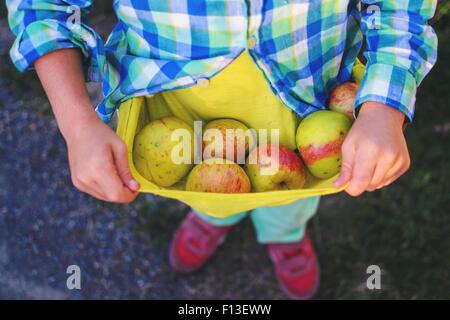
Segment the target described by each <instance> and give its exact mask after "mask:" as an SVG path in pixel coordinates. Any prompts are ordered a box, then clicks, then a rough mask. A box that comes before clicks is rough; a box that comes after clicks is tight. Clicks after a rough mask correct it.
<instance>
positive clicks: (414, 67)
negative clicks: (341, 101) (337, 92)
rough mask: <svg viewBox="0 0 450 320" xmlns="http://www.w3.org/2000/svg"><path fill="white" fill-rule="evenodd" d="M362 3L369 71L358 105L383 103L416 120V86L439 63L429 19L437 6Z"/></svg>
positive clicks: (402, 0) (417, 1)
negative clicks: (368, 102) (371, 102)
mask: <svg viewBox="0 0 450 320" xmlns="http://www.w3.org/2000/svg"><path fill="white" fill-rule="evenodd" d="M363 2H364V3H365V6H364V7H363V9H362V30H363V32H364V34H365V36H366V52H365V56H366V58H367V69H366V73H365V75H364V77H363V79H362V82H361V87H360V90H359V92H358V96H357V98H356V103H355V105H356V106H360V105H361V104H362V103H364V102H367V101H376V102H381V103H384V104H387V105H389V106H391V107H394V108H396V109H398V110H400V111H401V112H403V113H404V114H405V115H406V117H407V118H408V120H409V121H412V118H413V115H414V104H415V96H416V90H417V86H418V85H419V84H420V82H421V81H422V80H423V78H424V77H425V76H426V75H427V73H428V72H429V71H430V70H431V68H432V67H433V65H434V63H435V62H436V57H437V37H436V34H435V33H434V31H433V29H432V28H431V27H430V26H429V25H428V20H429V19H431V18H432V17H433V15H434V12H435V9H436V3H437V1H436V0H434V1H433V0H396V1H388V0H386V1H380V0H378V1H377V0H364V1H363Z"/></svg>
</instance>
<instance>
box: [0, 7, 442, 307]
mask: <svg viewBox="0 0 450 320" xmlns="http://www.w3.org/2000/svg"><path fill="white" fill-rule="evenodd" d="M91 2H92V1H91V0H72V1H70V0H69V1H62V0H53V1H45V0H32V1H24V0H7V1H6V3H7V6H8V9H9V22H10V26H11V29H12V31H13V32H14V34H15V35H16V36H17V39H16V41H15V43H14V45H13V47H12V49H11V56H12V60H13V62H14V63H15V65H16V66H17V68H18V69H19V70H21V71H24V70H26V69H28V68H30V67H32V66H34V67H35V69H36V71H37V74H38V76H39V78H40V80H41V82H42V85H43V87H44V89H45V91H46V93H47V95H48V98H49V100H50V102H51V105H52V108H53V111H54V113H55V117H56V120H57V122H58V126H59V129H60V131H61V133H62V135H63V136H64V138H65V140H66V142H67V147H68V154H69V164H70V169H71V176H72V181H73V183H74V185H75V186H76V187H77V188H78V189H79V190H81V191H83V192H86V193H88V194H90V195H92V196H93V197H96V198H98V199H102V200H105V201H112V202H120V203H125V202H130V201H133V200H134V198H135V197H136V195H137V190H138V188H139V185H138V183H137V182H136V181H135V180H134V179H133V177H132V176H131V174H130V170H129V167H128V163H127V150H126V147H125V145H124V143H123V142H122V141H121V140H120V139H119V138H118V137H117V136H116V134H115V133H114V132H113V131H112V130H111V129H110V128H109V127H108V126H106V125H105V124H104V123H103V122H102V121H101V120H103V121H108V120H109V119H110V118H111V116H112V115H113V113H114V111H115V109H116V108H117V107H118V105H119V104H120V103H121V102H123V101H124V100H126V99H129V98H130V97H133V96H138V95H139V96H143V95H146V96H153V98H149V99H150V104H151V103H153V104H154V105H155V106H157V105H162V104H166V105H167V107H168V108H169V109H170V107H171V105H172V104H174V103H178V104H180V105H181V106H182V107H183V108H184V110H186V114H191V115H193V114H195V115H196V117H200V118H204V119H208V118H214V117H227V118H235V119H237V120H239V119H240V112H239V110H242V108H252V109H251V110H252V116H251V117H249V118H247V119H241V120H242V121H243V122H244V123H247V124H248V125H249V126H251V127H259V128H264V127H270V128H277V129H279V130H280V137H281V138H280V140H281V141H282V143H284V144H286V145H288V146H291V147H292V148H294V147H295V145H294V140H293V139H294V138H293V137H294V128H295V127H296V124H297V121H298V116H300V117H304V116H306V115H308V114H311V113H313V112H315V111H317V110H321V109H325V108H326V102H327V98H328V96H329V93H330V90H332V89H333V88H334V87H335V86H336V85H337V84H339V83H343V82H346V81H349V80H350V79H351V70H352V66H353V63H354V61H355V58H356V56H357V54H358V52H359V49H360V47H361V43H362V36H363V35H364V36H365V39H366V43H365V56H366V58H367V69H366V73H365V76H364V78H363V80H362V83H361V86H360V89H359V93H358V96H357V100H356V103H355V107H356V109H355V114H357V119H356V121H355V123H354V125H353V127H352V129H351V131H350V132H349V134H348V135H347V137H346V139H345V142H344V144H343V147H342V155H343V166H342V169H341V172H340V175H339V177H338V179H337V180H336V182H335V186H336V187H339V186H343V185H345V184H347V183H348V186H347V188H346V191H347V192H348V193H349V194H350V195H352V196H358V195H360V194H361V193H363V192H365V191H374V190H376V189H380V188H382V187H384V186H386V185H389V184H390V183H392V182H393V181H395V180H396V179H397V178H398V177H400V176H401V175H402V174H403V173H404V172H405V171H406V170H407V169H408V167H409V162H410V160H409V155H408V149H407V146H406V142H405V138H404V136H403V124H404V122H405V121H411V120H412V117H413V112H414V102H415V94H416V88H417V86H418V85H419V84H420V82H421V81H422V80H423V78H424V76H425V75H426V74H427V73H428V72H429V70H430V69H431V67H432V66H433V64H434V63H435V60H436V47H437V39H436V36H435V34H434V32H433V30H432V29H431V28H430V27H429V26H428V25H427V21H428V20H429V19H430V18H431V17H432V16H433V14H434V11H435V7H436V1H426V0H416V1H412V0H400V1H369V0H365V1H361V3H359V1H356V0H322V1H304V0H265V1H263V0H251V1H246V0H167V1H160V0H142V1H134V0H122V1H116V2H115V11H116V14H117V17H118V19H119V23H118V24H117V26H116V28H115V29H114V31H113V33H112V34H111V36H110V37H109V39H108V41H107V43H106V44H105V45H103V43H102V41H101V39H100V38H99V37H98V35H97V34H96V33H95V31H94V30H92V29H91V28H89V27H88V26H87V25H86V14H87V12H88V10H89V8H90V6H91ZM361 4H362V6H361ZM83 68H84V69H83ZM83 71H85V74H86V75H87V76H88V78H89V79H91V80H98V81H101V82H102V84H103V91H104V96H105V97H104V99H103V101H102V102H101V103H100V105H99V106H98V107H97V109H96V111H97V113H95V111H94V110H93V108H92V106H91V103H90V101H89V98H88V94H87V92H86V88H85V85H84V79H85V78H84V76H85V74H84V73H83ZM227 79H228V80H227ZM229 79H234V80H235V81H229ZM250 84H251V85H250ZM242 101H245V104H243V103H242ZM268 114H270V116H268ZM317 205H318V198H310V199H306V200H301V201H297V202H296V203H293V204H290V205H285V206H280V207H270V208H259V209H257V210H255V211H254V212H253V213H252V214H251V217H252V220H253V222H254V224H255V228H256V231H257V235H258V240H259V242H261V243H264V244H267V248H268V251H269V253H270V257H271V259H272V261H273V264H274V267H275V272H276V275H277V278H278V281H279V283H280V286H281V288H282V289H283V290H284V292H286V294H287V295H288V296H290V297H291V298H294V299H308V298H311V297H312V296H313V295H314V293H315V291H316V289H317V287H318V283H319V266H318V262H317V258H316V254H315V252H314V249H313V246H312V244H311V241H310V239H309V238H308V235H307V234H306V233H305V225H306V222H307V220H308V219H309V218H310V217H311V216H312V215H314V213H315V211H316V208H317ZM245 215H246V213H241V214H238V215H235V216H233V217H231V218H229V219H224V220H219V219H212V218H208V217H207V216H205V215H204V214H202V213H200V212H194V211H192V212H191V213H189V214H188V216H187V218H186V219H185V220H184V221H183V222H182V224H181V226H180V227H179V229H178V231H177V232H176V233H175V236H174V239H173V242H172V245H171V249H170V263H171V265H172V266H173V267H174V268H175V269H176V270H177V271H181V272H192V271H194V270H197V269H198V268H199V267H200V266H202V265H203V264H204V263H205V262H206V261H207V260H208V259H209V258H210V257H211V255H212V254H213V253H214V251H215V250H216V248H217V247H218V246H219V245H220V244H221V243H222V242H223V240H224V237H225V236H226V234H227V232H228V231H229V230H230V227H231V226H232V225H234V224H236V223H237V222H239V221H240V220H241V219H242V218H243V217H244V216H245Z"/></svg>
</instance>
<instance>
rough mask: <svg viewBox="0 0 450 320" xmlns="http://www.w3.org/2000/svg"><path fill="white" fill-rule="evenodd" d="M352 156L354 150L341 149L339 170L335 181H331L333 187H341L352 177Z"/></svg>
mask: <svg viewBox="0 0 450 320" xmlns="http://www.w3.org/2000/svg"><path fill="white" fill-rule="evenodd" d="M353 158H354V151H353V149H351V150H347V149H344V148H343V149H342V166H341V171H340V172H339V176H338V178H337V179H336V181H334V182H333V186H334V187H335V188H338V189H339V188H341V187H342V186H344V185H345V184H346V183H348V182H349V181H350V179H351V178H352V168H353Z"/></svg>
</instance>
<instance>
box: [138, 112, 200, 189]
mask: <svg viewBox="0 0 450 320" xmlns="http://www.w3.org/2000/svg"><path fill="white" fill-rule="evenodd" d="M180 133H181V134H184V135H183V136H182V137H184V138H185V139H182V138H181V137H180V136H179V135H176V134H180ZM175 138H176V139H175ZM180 140H181V141H180ZM193 143H194V131H193V129H192V127H190V126H189V125H188V124H187V123H185V122H184V121H182V120H180V119H178V118H175V117H163V118H160V119H157V120H154V121H152V122H150V123H149V124H147V125H146V126H145V127H144V128H143V129H142V130H141V131H140V132H139V133H138V134H137V135H136V137H135V140H134V148H133V160H134V164H135V166H136V169H137V170H138V172H139V173H140V174H141V175H142V176H143V177H144V178H146V179H147V180H149V181H152V182H154V183H156V184H157V185H158V186H161V187H170V186H172V185H174V184H176V183H177V182H178V181H180V180H181V179H182V178H183V177H184V176H185V175H186V174H187V173H188V172H189V170H190V169H191V168H192V161H193V153H194V146H193ZM180 146H181V147H180ZM176 151H179V152H178V153H177V152H176ZM180 158H181V159H184V160H185V161H180Z"/></svg>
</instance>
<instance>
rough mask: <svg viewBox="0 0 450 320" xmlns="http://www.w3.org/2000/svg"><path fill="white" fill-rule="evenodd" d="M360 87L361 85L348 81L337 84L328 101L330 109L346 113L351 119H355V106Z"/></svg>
mask: <svg viewBox="0 0 450 320" xmlns="http://www.w3.org/2000/svg"><path fill="white" fill-rule="evenodd" d="M358 89H359V85H357V84H356V83H353V82H346V83H343V84H341V85H339V86H337V87H336V88H335V89H334V90H333V92H332V93H331V95H330V100H329V102H328V107H329V108H330V110H333V111H336V112H339V113H342V114H345V115H346V116H347V117H348V118H349V119H351V120H353V119H354V116H353V108H354V106H355V100H356V95H357V93H358Z"/></svg>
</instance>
